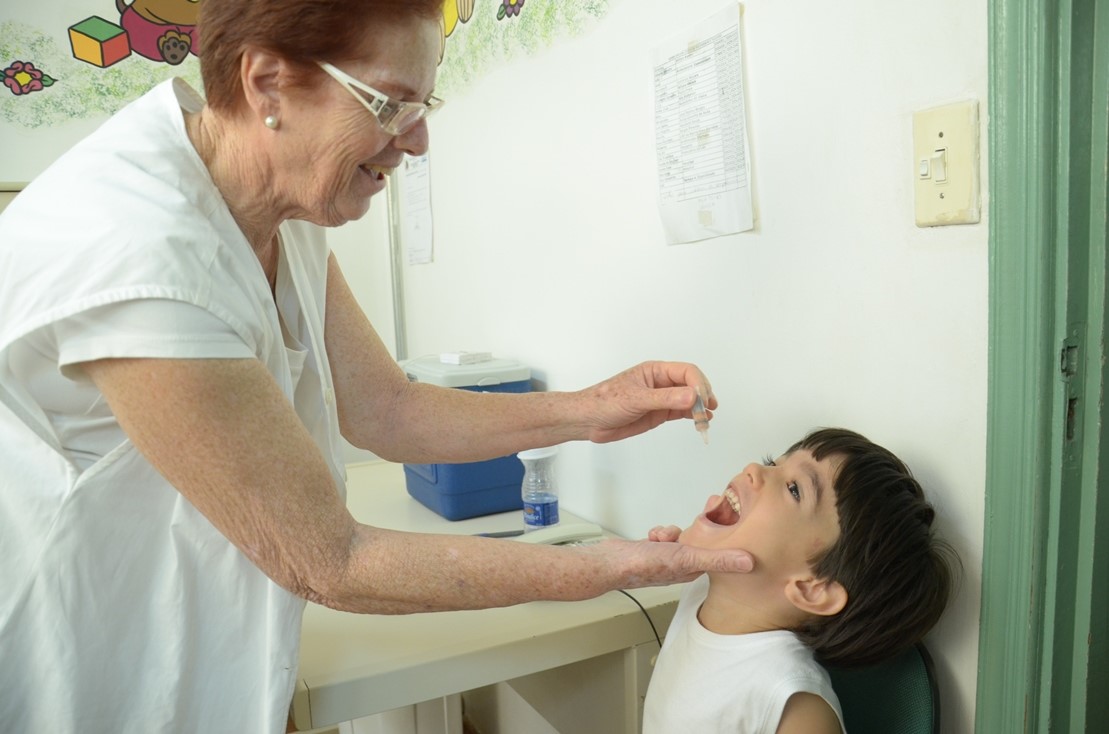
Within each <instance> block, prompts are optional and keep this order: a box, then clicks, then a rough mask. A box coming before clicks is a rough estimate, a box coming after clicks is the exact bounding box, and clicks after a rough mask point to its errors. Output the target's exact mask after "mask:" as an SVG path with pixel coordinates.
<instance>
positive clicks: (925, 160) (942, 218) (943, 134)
mask: <svg viewBox="0 0 1109 734" xmlns="http://www.w3.org/2000/svg"><path fill="white" fill-rule="evenodd" d="M978 158H979V130H978V100H969V101H966V102H957V103H955V104H950V105H945V106H943V107H934V108H932V109H928V110H921V111H920V112H916V113H914V114H913V160H914V161H916V164H917V171H916V174H917V175H916V178H915V180H914V184H913V185H914V198H915V200H916V205H915V209H916V225H917V226H918V227H936V226H941V225H946V224H975V223H977V222H979V221H981V218H982V214H981V203H980V199H979V192H978V189H979V182H978V168H979V160H978Z"/></svg>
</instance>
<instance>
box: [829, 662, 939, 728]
mask: <svg viewBox="0 0 1109 734" xmlns="http://www.w3.org/2000/svg"><path fill="white" fill-rule="evenodd" d="M828 674H829V675H830V676H831V678H832V688H834V689H835V692H836V695H837V696H838V697H839V703H840V707H841V708H842V709H843V723H844V726H846V727H847V734H939V731H940V695H939V691H938V690H937V688H936V674H935V666H934V665H933V663H932V656H931V655H929V654H928V650H927V649H926V648H925V647H924V645H923V644H918V645H916V646H915V647H911V648H909V649H908V650H906V651H905V652H903V653H902V654H901V655H899V656H897V657H896V658H893V659H891V660H887V661H886V662H884V663H879V664H878V665H874V666H871V667H868V668H831V667H829V668H828Z"/></svg>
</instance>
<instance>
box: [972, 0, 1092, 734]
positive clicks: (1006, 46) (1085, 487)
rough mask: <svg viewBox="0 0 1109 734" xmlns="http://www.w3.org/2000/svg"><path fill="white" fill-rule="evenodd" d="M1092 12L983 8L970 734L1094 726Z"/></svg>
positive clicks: (1041, 4) (1063, 0)
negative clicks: (980, 434)
mask: <svg viewBox="0 0 1109 734" xmlns="http://www.w3.org/2000/svg"><path fill="white" fill-rule="evenodd" d="M1099 2H1100V0H1056V1H1054V2H1052V1H1050V0H989V33H990V35H989V49H990V50H989V54H990V57H989V58H990V60H989V66H990V79H989V81H990V103H989V111H990V115H989V116H990V188H991V201H990V245H989V251H990V314H989V319H990V327H989V328H990V337H989V339H990V343H989V347H990V357H989V398H988V437H987V470H986V471H987V476H986V526H985V540H984V552H983V570H982V615H981V629H980V638H979V640H980V641H979V667H978V700H977V706H976V722H975V729H976V731H978V732H982V734H992V733H993V732H1006V733H1009V732H1083V731H1091V732H1093V731H1101V730H1103V729H1102V727H1104V726H1105V723H1106V722H1109V641H1107V636H1109V635H1107V633H1109V599H1107V595H1109V591H1107V587H1109V584H1107V580H1109V548H1107V546H1109V480H1105V479H1102V475H1103V473H1104V471H1105V470H1106V468H1109V464H1107V463H1106V459H1107V458H1109V431H1106V430H1104V428H1103V426H1105V424H1106V420H1107V418H1109V408H1107V406H1106V402H1107V401H1106V399H1105V398H1106V394H1105V386H1106V377H1107V366H1106V362H1107V359H1106V357H1107V354H1106V342H1107V339H1106V308H1107V300H1106V240H1107V231H1109V227H1107V201H1109V185H1107V176H1109V174H1107V170H1109V7H1106V3H1104V2H1101V3H1100V4H1101V5H1102V7H1101V8H1100V10H1099V9H1098V7H1097V6H1098V4H1099ZM1099 480H1101V483H1104V484H1106V485H1107V488H1106V491H1104V492H1100V493H1099V487H1098V484H1099ZM1099 495H1100V496H1099Z"/></svg>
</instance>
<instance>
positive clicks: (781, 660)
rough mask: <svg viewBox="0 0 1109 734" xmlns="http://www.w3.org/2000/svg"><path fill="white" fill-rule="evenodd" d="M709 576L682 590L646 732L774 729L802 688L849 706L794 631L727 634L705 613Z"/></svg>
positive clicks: (767, 733)
mask: <svg viewBox="0 0 1109 734" xmlns="http://www.w3.org/2000/svg"><path fill="white" fill-rule="evenodd" d="M708 581H709V579H708V576H707V575H706V576H702V577H701V578H699V579H697V580H696V581H694V582H693V583H691V584H689V586H687V587H686V588H685V589H683V590H682V596H681V598H680V600H679V601H678V609H677V611H676V612H675V613H674V619H673V621H672V622H671V623H670V629H669V630H668V631H667V633H666V640H665V642H664V643H663V646H662V651H661V652H660V653H659V656H658V661H657V662H656V664H655V669H654V671H653V672H652V673H651V682H650V685H649V686H648V688H647V699H646V702H645V703H644V708H643V734H672V733H673V732H686V731H688V732H697V734H725V733H726V734H774V733H775V732H776V731H777V730H778V724H779V722H780V721H781V718H782V712H783V711H784V710H785V705H786V702H787V701H788V700H789V697H790V696H792V695H793V694H795V693H802V692H804V693H813V694H815V695H817V696H820V697H821V698H823V699H824V700H825V701H827V702H828V704H829V705H830V706H831V707H832V708H833V709H834V710H835V712H836V716H837V717H838V718H839V724H840V729H841V730H842V729H843V712H842V711H841V710H840V706H839V699H838V698H837V697H836V694H835V691H834V690H832V683H831V679H830V678H829V677H828V673H827V671H825V670H824V668H822V667H821V666H820V664H819V663H817V662H816V660H815V659H814V658H813V654H812V651H811V650H809V649H808V648H807V647H805V645H804V644H803V643H802V642H801V641H800V640H799V639H797V636H796V635H795V634H793V633H792V632H789V631H788V630H773V631H769V632H756V633H751V634H745V635H720V634H716V633H715V632H710V631H709V630H707V629H705V628H704V627H703V626H702V625H701V623H700V622H699V621H698V620H697V612H698V610H700V608H701V604H702V603H703V602H704V600H705V597H706V596H707V595H708V590H709V583H708Z"/></svg>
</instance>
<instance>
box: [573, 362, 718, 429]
mask: <svg viewBox="0 0 1109 734" xmlns="http://www.w3.org/2000/svg"><path fill="white" fill-rule="evenodd" d="M583 392H584V394H585V395H586V396H587V397H588V398H589V399H590V401H591V405H590V407H589V409H588V414H587V415H586V417H585V420H586V421H587V422H588V423H589V424H590V428H589V440H590V441H593V442H595V443H607V442H609V441H619V440H621V439H624V438H628V437H629V436H636V435H639V434H640V433H644V432H646V431H649V430H651V429H652V428H655V427H657V426H660V425H662V424H663V423H665V422H666V421H672V420H678V419H680V418H692V412H691V410H692V408H693V404H694V402H695V401H696V398H697V395H698V393H699V394H700V395H701V399H702V401H703V402H704V405H705V408H706V409H707V410H706V412H707V415H708V417H709V419H710V420H711V418H712V411H713V410H715V409H716V407H717V401H716V396H715V395H713V392H712V386H711V385H710V384H709V381H708V378H707V377H705V375H704V373H702V372H701V370H700V369H698V368H697V366H696V365H692V364H687V363H685V362H644V363H642V364H639V365H636V366H635V367H632V368H631V369H628V370H625V371H623V372H621V373H620V374H618V375H616V376H615V377H611V378H609V379H607V380H605V381H604V382H602V383H599V384H597V385H594V386H593V387H591V388H588V389H587V390H585V391H583Z"/></svg>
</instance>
